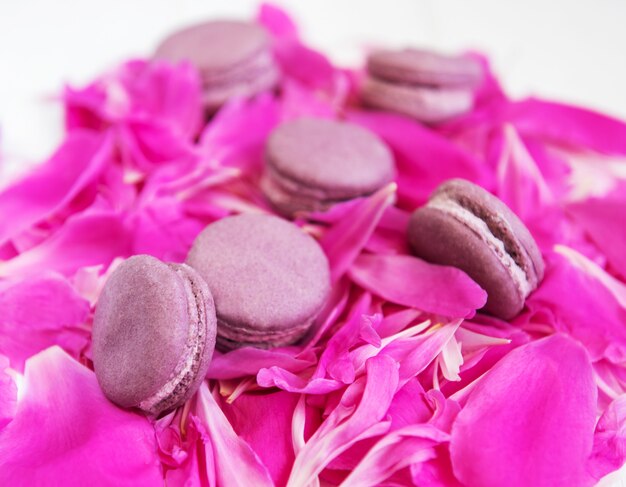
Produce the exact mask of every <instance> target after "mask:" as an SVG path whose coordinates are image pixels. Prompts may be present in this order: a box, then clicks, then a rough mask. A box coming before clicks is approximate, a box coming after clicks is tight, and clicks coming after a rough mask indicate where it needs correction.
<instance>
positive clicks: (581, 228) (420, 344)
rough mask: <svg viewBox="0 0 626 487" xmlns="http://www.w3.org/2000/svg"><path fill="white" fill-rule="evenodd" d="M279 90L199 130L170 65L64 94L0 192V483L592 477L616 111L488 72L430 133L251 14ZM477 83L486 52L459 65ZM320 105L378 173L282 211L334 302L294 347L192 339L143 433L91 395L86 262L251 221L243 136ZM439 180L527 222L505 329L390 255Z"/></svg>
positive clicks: (625, 320) (615, 417) (605, 331)
mask: <svg viewBox="0 0 626 487" xmlns="http://www.w3.org/2000/svg"><path fill="white" fill-rule="evenodd" d="M258 20H259V21H260V22H261V23H263V24H264V25H265V26H266V27H267V29H268V30H269V31H270V32H271V34H272V36H273V37H274V45H275V55H276V58H277V60H278V61H279V63H280V65H281V68H282V71H283V74H284V80H283V83H282V87H281V90H280V93H279V94H273V93H267V94H265V95H262V96H259V97H257V98H256V99H253V100H233V101H232V102H230V103H229V104H228V105H226V106H224V107H223V108H222V109H221V110H220V111H219V112H218V113H217V115H216V116H214V117H213V118H212V119H211V120H210V121H209V122H208V123H205V122H203V117H202V110H201V104H200V85H199V80H198V76H197V73H196V72H195V71H194V69H193V68H192V67H191V66H188V65H185V64H181V65H177V66H171V65H166V64H161V63H153V62H149V61H144V60H133V61H130V62H127V63H125V64H123V65H121V66H120V67H118V68H117V69H115V70H114V71H113V72H111V73H109V74H106V75H105V76H102V77H101V78H99V79H97V80H96V81H95V82H93V83H92V84H90V85H89V86H87V87H84V88H67V89H66V90H65V92H64V95H63V100H64V103H65V106H66V128H67V132H66V136H65V139H64V142H63V143H62V145H61V146H60V147H59V148H58V150H57V151H56V152H55V153H54V154H53V155H52V157H50V159H49V160H47V161H46V162H45V163H43V164H41V165H39V166H38V167H37V168H36V170H35V171H34V172H32V173H31V174H29V175H28V176H27V177H26V178H25V179H22V180H21V181H19V182H16V183H15V184H13V185H12V186H10V187H8V188H6V189H5V190H4V192H2V193H0V215H1V219H0V354H1V355H0V366H1V367H0V483H1V484H2V485H42V484H46V485H49V484H56V483H62V484H64V485H98V486H100V485H115V486H124V485H132V486H143V485H155V486H158V485H163V484H164V482H165V483H166V485H168V486H177V485H189V486H212V485H222V486H232V485H246V486H250V485H254V486H269V485H278V486H284V485H288V486H308V485H342V486H366V485H413V484H415V485H420V486H459V485H466V486H472V487H481V486H502V485H506V486H528V485H532V486H551V487H554V486H567V487H575V486H591V485H594V484H595V483H596V482H597V481H598V480H599V479H600V478H602V477H603V476H604V475H606V474H608V473H609V472H612V471H614V470H616V469H618V468H620V467H621V465H622V464H623V463H624V460H625V457H626V211H624V208H626V160H625V159H624V157H626V124H624V123H622V122H620V121H617V120H614V119H611V118H609V117H606V116H603V115H600V114H597V113H593V112H590V111H587V110H584V109H580V108H575V107H571V106H566V105H562V104H558V103H552V102H546V101H542V100H538V99H532V98H531V99H526V100H522V101H514V100H510V99H509V98H507V96H506V94H505V93H504V92H503V91H502V90H501V88H500V86H499V84H498V82H497V80H496V79H495V78H494V77H493V75H491V74H488V76H487V79H486V80H485V82H484V83H483V86H482V87H481V89H480V92H479V93H478V98H477V103H476V106H475V108H474V110H473V111H472V112H471V113H469V114H468V115H465V116H463V117H462V118H460V119H456V120H454V121H452V122H449V123H446V124H444V125H441V126H437V127H436V128H427V127H424V126H421V125H419V124H418V123H416V122H414V121H411V120H409V119H407V118H404V117H402V116H398V115H393V114H389V113H381V112H375V111H368V110H365V109H363V108H361V107H359V105H358V102H357V98H356V89H357V88H356V87H357V84H358V80H359V74H360V73H359V72H356V71H349V70H345V69H339V68H337V67H335V66H333V65H332V64H331V63H330V62H329V61H328V60H327V59H326V58H325V57H324V56H323V55H322V54H320V53H318V52H315V51H314V50H311V49H310V48H308V47H306V46H305V45H304V44H303V43H302V42H301V40H300V39H299V37H298V34H297V31H296V29H295V27H294V25H293V23H292V22H291V20H290V19H289V18H288V17H287V16H286V15H285V14H284V13H283V12H281V11H280V10H278V9H276V8H274V7H271V6H267V5H266V6H263V7H262V8H261V9H260V12H259V17H258ZM476 57H477V58H478V59H480V60H481V62H482V63H483V65H484V67H485V70H487V73H489V67H488V65H487V63H486V61H485V60H484V59H483V58H481V57H480V56H479V55H476ZM302 115H315V116H318V117H337V118H341V119H345V120H350V121H352V122H355V123H357V124H361V125H363V126H366V127H368V128H369V129H371V130H373V131H374V132H376V133H378V134H379V135H380V136H381V137H382V138H383V139H384V140H385V141H386V142H387V143H388V145H389V146H390V147H391V148H392V150H393V152H394V155H395V158H396V163H397V166H398V172H399V175H398V179H397V184H392V185H389V186H388V187H385V188H383V189H382V190H380V191H379V192H378V193H376V194H374V195H372V196H371V197H368V198H362V199H359V200H356V201H352V202H349V203H344V204H340V205H338V206H336V207H334V208H333V209H332V210H331V211H329V212H326V213H316V214H304V215H302V216H301V217H300V218H299V219H298V220H297V223H298V224H299V225H301V226H302V228H303V229H304V230H305V231H307V232H309V233H311V234H312V235H314V236H315V237H316V238H318V239H319V241H320V243H321V245H322V246H323V248H324V250H325V252H326V253H327V255H328V258H329V261H330V263H331V269H332V280H333V292H332V296H331V297H330V301H329V303H328V305H327V307H326V308H325V309H324V310H323V312H322V316H321V325H320V327H319V329H317V330H316V332H315V335H314V336H311V337H310V340H309V341H307V342H306V345H303V346H293V347H285V348H278V349H274V350H258V349H253V348H242V349H239V350H235V351H232V352H230V353H226V354H219V353H216V356H215V358H214V360H213V363H212V365H211V368H210V370H209V373H208V378H207V379H208V380H207V381H205V383H204V384H203V385H202V387H201V389H200V391H199V392H198V394H197V395H196V396H194V398H193V399H192V400H191V401H189V402H188V403H187V404H186V406H185V407H184V408H180V409H179V410H177V411H175V412H173V413H170V414H169V415H167V416H165V417H163V418H160V419H159V420H157V421H156V422H151V421H150V420H149V419H147V418H145V417H144V416H142V415H140V414H138V413H136V412H133V411H127V410H123V409H120V408H118V407H116V406H115V405H113V404H112V403H110V402H109V401H107V400H106V399H105V398H104V396H103V395H102V393H101V391H100V389H99V387H98V384H97V381H96V378H95V375H94V373H93V371H92V363H91V349H90V329H91V323H92V317H93V309H94V304H95V302H96V300H97V296H98V293H99V291H100V289H101V288H102V285H103V283H104V281H105V280H106V276H107V275H108V274H109V273H110V272H111V270H112V269H113V268H114V267H115V266H116V265H117V264H118V263H119V262H120V261H121V260H122V259H124V258H126V257H128V256H130V255H133V254H140V253H146V254H151V255H154V256H156V257H159V258H161V259H164V260H167V261H176V262H178V261H182V260H183V259H184V258H185V255H186V253H187V251H188V249H189V247H190V245H191V243H192V241H193V239H194V237H195V236H196V235H197V234H198V232H200V230H201V229H202V228H204V227H205V226H206V225H207V224H209V223H211V222H212V221H215V220H217V219H219V218H222V217H224V216H226V215H229V214H233V213H239V212H271V211H272V210H271V208H270V207H269V206H268V204H267V202H266V201H265V199H264V198H263V196H262V194H261V193H260V191H259V187H258V181H259V177H260V173H261V170H262V167H263V146H264V141H265V138H266V137H267V135H268V133H269V132H270V131H271V130H272V129H273V128H274V127H275V126H276V125H277V124H278V123H279V122H281V121H285V120H289V119H293V118H295V117H299V116H302ZM450 177H463V178H466V179H469V180H471V181H474V182H476V183H478V184H480V185H481V186H483V187H485V188H487V189H488V190H490V191H492V192H493V193H495V194H496V195H498V196H499V197H500V198H501V199H502V200H504V201H505V202H506V203H507V204H508V205H509V206H510V207H511V208H512V209H513V210H514V211H515V212H516V213H517V214H518V215H519V216H520V217H521V218H522V219H523V220H524V221H525V222H526V224H527V226H528V227H529V229H530V230H531V232H532V233H533V235H534V236H535V238H536V239H537V241H538V244H539V246H540V248H541V250H542V253H543V255H544V258H545V261H546V277H545V280H544V282H543V283H542V285H541V286H540V287H539V289H538V290H537V291H536V292H535V293H534V294H533V295H532V296H531V297H530V298H529V299H528V300H527V303H526V304H527V305H526V307H525V309H524V311H523V312H522V313H521V314H520V315H519V316H518V317H516V318H515V319H514V320H513V321H512V322H504V321H500V320H497V319H494V318H490V317H487V316H484V315H481V314H480V313H478V314H476V310H477V309H479V308H480V307H481V306H482V305H483V304H484V302H485V299H486V296H485V293H484V291H483V290H482V289H481V288H479V287H478V286H477V285H476V284H475V283H474V282H473V281H471V280H470V279H469V278H468V277H467V276H466V275H465V274H464V273H462V272H460V271H458V270H456V269H453V268H446V267H441V266H434V265H431V264H428V263H426V262H424V261H421V260H419V259H417V258H415V257H413V256H410V254H409V252H408V249H407V244H406V225H407V220H408V217H409V215H410V212H411V211H412V210H413V209H414V208H416V207H417V206H419V205H421V204H423V203H424V202H425V200H426V198H427V197H428V195H429V193H430V192H431V190H432V189H433V188H434V187H435V186H437V185H438V184H439V183H441V182H442V181H444V180H445V179H448V178H450Z"/></svg>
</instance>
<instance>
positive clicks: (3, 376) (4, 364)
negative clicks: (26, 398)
mask: <svg viewBox="0 0 626 487" xmlns="http://www.w3.org/2000/svg"><path fill="white" fill-rule="evenodd" d="M8 367H9V358H8V357H5V356H4V355H0V431H2V429H3V428H4V427H5V426H6V425H7V424H9V423H10V422H11V421H12V420H13V418H14V417H15V411H16V410H17V385H16V384H15V381H14V380H13V377H12V376H11V375H9V374H8V373H7V368H8Z"/></svg>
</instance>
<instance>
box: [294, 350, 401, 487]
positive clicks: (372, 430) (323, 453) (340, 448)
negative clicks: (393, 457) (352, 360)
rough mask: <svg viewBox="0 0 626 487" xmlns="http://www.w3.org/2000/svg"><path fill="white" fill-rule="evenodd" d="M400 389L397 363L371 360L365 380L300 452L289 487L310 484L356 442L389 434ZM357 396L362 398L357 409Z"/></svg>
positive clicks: (353, 387) (355, 385)
mask: <svg viewBox="0 0 626 487" xmlns="http://www.w3.org/2000/svg"><path fill="white" fill-rule="evenodd" d="M363 380H365V381H366V382H365V388H364V389H363V386H364V384H363ZM397 386H398V366H397V363H396V362H395V361H394V360H392V359H390V358H389V357H374V358H371V359H369V360H368V362H367V376H366V378H364V379H363V378H361V379H360V380H359V381H357V382H355V383H353V384H352V385H351V386H350V387H348V389H347V390H346V392H345V393H344V395H343V397H342V400H341V403H340V404H339V405H338V406H337V407H336V408H335V409H334V410H333V411H332V412H331V413H330V415H329V416H328V417H327V418H326V419H325V420H324V422H323V423H322V425H321V426H320V427H319V428H318V429H317V431H316V432H315V433H314V434H313V436H311V438H309V440H308V441H307V442H306V444H305V445H304V446H303V447H302V449H301V450H300V451H299V452H298V454H297V456H296V460H295V462H294V464H293V468H292V470H291V475H290V477H289V482H288V484H287V485H288V486H300V485H309V484H310V483H311V482H313V481H314V480H315V479H316V477H317V476H318V475H319V473H320V472H321V471H322V470H323V469H324V467H325V466H326V465H328V464H329V463H330V462H331V460H333V459H334V458H335V457H337V456H338V455H340V454H341V453H343V452H344V451H346V450H347V449H348V448H350V446H352V445H353V444H354V443H356V442H357V441H359V440H362V439H365V438H370V437H372V436H377V435H380V434H382V433H384V432H386V431H387V429H388V428H389V423H388V422H385V421H382V420H383V418H384V417H385V415H386V413H387V410H388V409H389V405H390V403H391V400H392V399H393V395H394V394H395V392H396V388H397ZM360 391H362V392H360ZM361 394H362V395H361ZM355 395H357V397H359V396H360V401H359V402H358V406H356V407H355V404H354V402H355V398H354V396H355ZM346 416H348V417H347V419H346Z"/></svg>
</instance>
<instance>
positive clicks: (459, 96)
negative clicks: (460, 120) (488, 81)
mask: <svg viewBox="0 0 626 487" xmlns="http://www.w3.org/2000/svg"><path fill="white" fill-rule="evenodd" d="M361 98H362V100H363V102H364V103H365V104H366V105H368V106H370V107H373V108H379V109H382V110H388V111H392V112H396V113H401V114H403V115H408V116H409V117H412V118H415V119H416V120H419V121H421V122H424V123H433V124H434V123H440V122H444V121H446V120H449V119H451V118H453V117H456V116H458V115H461V114H463V113H466V112H468V111H470V110H471V109H472V106H473V104H474V94H473V92H472V91H471V90H469V89H467V88H432V87H425V86H407V85H400V84H394V83H391V82H388V81H383V80H380V79H377V78H373V77H371V76H368V77H367V78H366V79H365V81H364V83H363V86H362V87H361Z"/></svg>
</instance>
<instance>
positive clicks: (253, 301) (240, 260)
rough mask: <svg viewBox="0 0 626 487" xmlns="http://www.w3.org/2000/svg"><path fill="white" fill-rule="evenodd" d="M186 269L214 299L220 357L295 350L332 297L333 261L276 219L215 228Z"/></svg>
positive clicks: (242, 218)
mask: <svg viewBox="0 0 626 487" xmlns="http://www.w3.org/2000/svg"><path fill="white" fill-rule="evenodd" d="M187 263H188V264H189V265H190V266H192V267H193V268H194V269H196V270H197V271H198V273H199V274H200V275H201V276H202V277H203V278H204V280H205V281H206V282H207V284H208V285H209V287H210V288H211V290H212V291H213V297H214V298H215V307H216V311H217V323H218V329H217V345H218V348H220V349H221V350H230V349H233V348H237V347H242V346H246V345H250V346H254V347H259V348H270V347H277V346H282V345H289V344H293V343H295V342H297V341H298V340H299V339H300V338H302V337H303V335H304V334H305V333H306V332H307V331H308V330H309V329H310V328H311V326H312V325H313V324H314V321H315V318H316V317H317V315H318V313H319V311H320V310H321V308H322V306H323V305H324V303H325V301H326V297H327V295H328V293H329V290H330V271H329V265H328V260H327V258H326V255H325V254H324V252H323V251H322V249H321V247H320V246H319V245H318V243H317V242H316V241H315V240H314V239H313V238H312V237H311V236H309V235H307V234H306V233H304V232H303V231H302V230H301V229H300V228H299V227H297V226H296V225H294V224H293V223H290V222H288V221H286V220H283V219H281V218H278V217H276V216H271V215H263V214H242V215H237V216H231V217H228V218H224V219H222V220H219V221H217V222H215V223H212V224H211V225H209V226H208V227H206V228H205V229H204V230H203V231H202V233H200V235H199V236H198V237H197V238H196V240H195V242H194V244H193V246H192V248H191V251H190V252H189V255H188V257H187Z"/></svg>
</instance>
